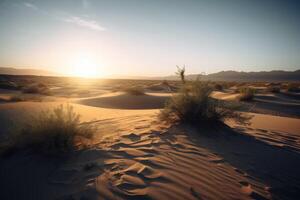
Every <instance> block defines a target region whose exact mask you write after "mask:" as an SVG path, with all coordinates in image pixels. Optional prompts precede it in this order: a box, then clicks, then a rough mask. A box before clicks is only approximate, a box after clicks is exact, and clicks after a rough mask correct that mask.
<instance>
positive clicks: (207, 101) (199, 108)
mask: <svg viewBox="0 0 300 200" xmlns="http://www.w3.org/2000/svg"><path fill="white" fill-rule="evenodd" d="M211 92H212V88H211V87H210V86H209V83H207V82H206V83H204V82H200V81H194V82H191V83H190V84H188V85H187V84H185V85H184V86H183V87H182V88H181V89H180V91H179V93H178V94H177V95H174V96H173V97H172V98H171V99H170V100H169V101H168V102H167V103H166V105H165V108H164V109H163V110H162V112H161V117H162V119H164V120H168V121H169V120H171V121H179V122H187V123H191V124H195V125H204V126H205V125H210V124H215V123H219V122H222V121H224V119H226V118H234V119H236V120H238V121H239V122H242V121H243V117H242V116H241V115H240V114H238V113H236V112H234V110H233V107H229V106H226V105H225V104H224V103H223V102H221V101H218V100H215V99H212V98H211V97H210V94H211Z"/></svg>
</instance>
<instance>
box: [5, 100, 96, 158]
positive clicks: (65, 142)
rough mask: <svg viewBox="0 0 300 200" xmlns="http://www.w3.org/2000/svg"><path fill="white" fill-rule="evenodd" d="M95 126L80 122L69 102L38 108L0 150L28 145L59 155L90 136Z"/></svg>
mask: <svg viewBox="0 0 300 200" xmlns="http://www.w3.org/2000/svg"><path fill="white" fill-rule="evenodd" d="M94 131H95V128H94V127H92V126H91V125H88V124H82V123H80V116H79V115H78V114H77V113H75V112H74V110H73V107H72V106H70V105H66V106H63V105H60V106H58V107H57V108H54V109H53V110H48V111H42V112H41V113H40V114H39V115H37V116H36V117H33V118H32V120H31V121H30V123H28V124H26V125H25V126H24V127H23V128H22V129H21V130H20V131H18V132H17V133H15V134H11V135H10V137H9V138H8V139H7V140H6V141H4V142H2V144H1V145H0V148H1V149H0V150H1V153H7V152H12V151H16V150H20V149H31V150H34V151H36V152H39V153H43V154H45V155H59V154H61V153H66V152H70V151H72V150H76V149H78V148H79V146H78V145H80V144H81V141H83V140H84V139H91V138H92V136H93V133H94Z"/></svg>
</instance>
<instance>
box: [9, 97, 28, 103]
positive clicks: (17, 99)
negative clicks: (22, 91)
mask: <svg viewBox="0 0 300 200" xmlns="http://www.w3.org/2000/svg"><path fill="white" fill-rule="evenodd" d="M9 101H11V102H18V101H25V99H24V97H22V96H21V95H14V96H11V97H10V98H9Z"/></svg>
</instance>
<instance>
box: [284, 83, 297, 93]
mask: <svg viewBox="0 0 300 200" xmlns="http://www.w3.org/2000/svg"><path fill="white" fill-rule="evenodd" d="M287 91H288V92H299V91H300V87H299V84H297V83H289V84H288V85H287Z"/></svg>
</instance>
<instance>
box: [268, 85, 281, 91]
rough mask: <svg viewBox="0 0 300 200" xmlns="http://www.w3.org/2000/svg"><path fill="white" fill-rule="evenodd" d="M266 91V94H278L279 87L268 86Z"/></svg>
mask: <svg viewBox="0 0 300 200" xmlns="http://www.w3.org/2000/svg"><path fill="white" fill-rule="evenodd" d="M267 91H268V92H272V93H279V92H280V87H276V86H268V87H267Z"/></svg>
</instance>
